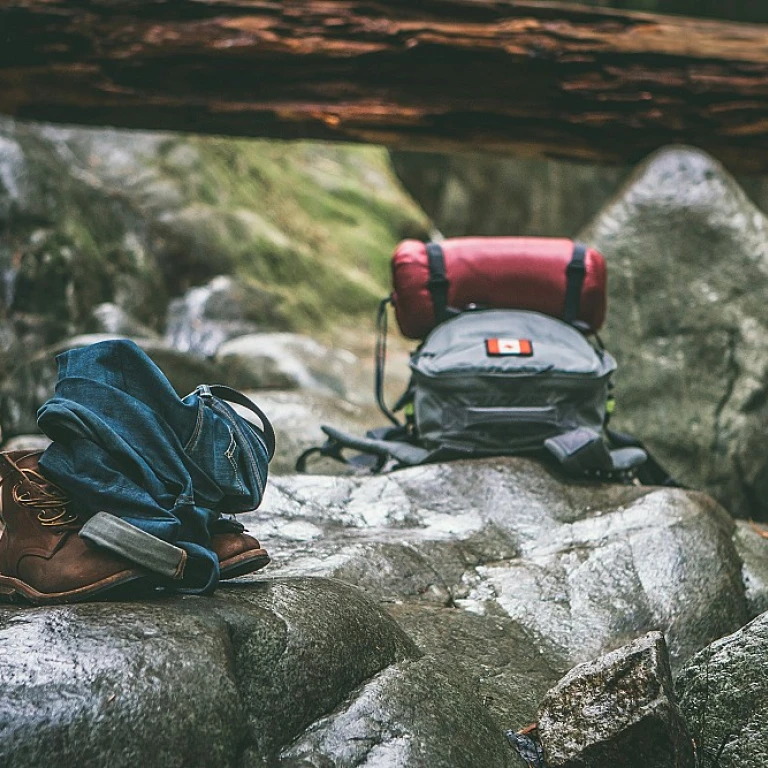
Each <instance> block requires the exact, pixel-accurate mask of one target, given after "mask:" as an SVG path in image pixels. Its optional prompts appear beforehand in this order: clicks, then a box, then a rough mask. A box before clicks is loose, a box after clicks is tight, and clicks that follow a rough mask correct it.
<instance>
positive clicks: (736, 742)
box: [675, 613, 768, 768]
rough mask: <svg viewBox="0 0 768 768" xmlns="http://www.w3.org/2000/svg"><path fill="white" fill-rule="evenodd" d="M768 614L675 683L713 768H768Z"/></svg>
mask: <svg viewBox="0 0 768 768" xmlns="http://www.w3.org/2000/svg"><path fill="white" fill-rule="evenodd" d="M766 658H768V613H764V614H762V615H761V616H759V617H758V618H756V619H755V620H754V621H752V622H751V623H750V624H748V625H747V626H745V627H743V628H742V629H740V630H738V631H737V632H735V633H733V634H732V635H730V636H728V637H724V638H722V639H720V640H717V641H716V642H714V643H712V644H711V645H710V646H709V647H707V648H705V649H704V650H702V651H701V652H699V653H698V654H696V656H694V657H693V658H692V659H691V660H690V661H689V662H688V663H687V664H686V665H685V667H684V668H683V670H682V671H681V672H680V674H679V675H678V677H677V679H676V681H675V690H676V692H677V696H678V699H679V701H680V709H681V710H682V712H683V715H684V716H685V718H686V721H687V723H688V727H689V728H690V730H691V732H692V734H693V737H694V739H695V740H696V744H697V746H698V752H699V757H700V760H701V765H702V766H706V767H707V768H713V767H714V766H717V768H764V767H765V766H766V765H768V736H767V734H768V675H766V673H765V663H766Z"/></svg>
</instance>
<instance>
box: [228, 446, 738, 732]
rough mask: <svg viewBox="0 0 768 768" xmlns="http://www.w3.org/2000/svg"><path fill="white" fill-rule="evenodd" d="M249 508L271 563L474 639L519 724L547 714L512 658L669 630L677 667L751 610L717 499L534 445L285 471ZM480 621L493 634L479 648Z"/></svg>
mask: <svg viewBox="0 0 768 768" xmlns="http://www.w3.org/2000/svg"><path fill="white" fill-rule="evenodd" d="M241 519H242V521H243V522H244V523H245V524H246V525H247V526H248V528H249V529H250V531H251V532H252V533H253V534H254V535H256V536H257V537H258V538H259V539H260V540H261V541H262V542H263V543H264V544H265V546H266V547H267V548H268V549H269V551H270V554H271V555H272V556H273V563H272V565H271V566H270V567H271V569H272V570H273V572H275V573H278V574H290V575H299V574H303V575H318V576H326V577H328V576H330V577H334V578H338V579H341V580H343V581H348V582H351V583H354V584H357V585H359V586H361V587H362V588H363V589H365V590H366V592H367V593H368V594H369V595H371V596H372V597H374V598H377V599H379V600H383V601H385V604H387V605H391V606H392V612H393V615H396V616H397V617H398V618H399V619H401V620H402V621H403V625H404V626H406V627H411V628H412V631H413V633H414V636H415V637H417V638H421V640H422V642H423V649H424V650H426V651H429V652H432V651H433V650H434V651H435V653H437V652H438V650H439V648H440V647H442V648H443V651H444V652H445V653H446V658H449V657H450V653H451V650H450V649H451V646H452V645H456V644H457V638H462V639H461V640H460V641H458V642H460V645H459V646H458V647H461V648H462V649H464V650H466V655H463V654H460V656H461V659H460V660H459V662H458V663H459V664H466V666H467V667H468V668H470V669H473V670H474V672H473V674H474V678H475V680H477V681H478V685H480V686H481V689H482V690H483V692H484V694H485V695H488V696H490V697H491V698H492V699H493V700H494V712H495V713H496V714H497V716H498V718H499V719H500V720H503V721H504V722H505V724H508V725H509V726H512V727H520V726H522V725H525V724H526V723H527V722H530V721H531V720H532V719H533V716H534V714H535V708H530V709H529V708H527V706H524V705H522V704H521V702H528V704H532V703H533V699H534V698H535V695H532V694H531V693H528V694H526V695H525V696H523V697H521V699H516V698H514V697H513V696H507V695H506V692H509V691H513V690H518V691H519V690H520V689H521V686H525V685H529V687H531V686H530V684H529V683H527V681H526V670H525V669H523V670H521V669H519V668H515V661H514V660H515V659H525V658H528V659H530V658H531V657H532V656H535V655H538V654H541V655H542V656H543V658H542V659H541V660H540V663H536V664H534V666H533V669H534V673H533V679H534V680H535V681H536V682H535V684H534V685H533V686H532V687H533V688H534V689H535V690H537V691H538V690H542V689H546V687H548V686H550V685H552V684H553V683H554V682H556V680H557V679H558V678H559V677H560V676H561V675H562V674H563V673H564V672H565V671H566V670H567V669H568V668H569V667H570V666H572V665H573V664H575V663H579V662H582V661H587V660H590V659H592V658H594V657H596V656H597V655H599V654H600V653H603V652H605V651H608V650H611V649H613V648H616V647H618V646H620V645H622V644H624V643H625V642H628V641H629V640H631V639H633V638H635V637H637V636H639V635H642V634H644V633H645V632H648V631H650V630H654V629H659V630H662V631H664V632H665V634H666V635H667V640H668V643H669V648H670V653H671V657H672V663H673V667H674V668H679V666H680V665H681V664H682V662H683V661H684V660H685V659H687V658H688V657H689V656H690V655H692V654H693V653H694V652H696V651H697V650H699V649H700V648H702V647H704V646H705V645H706V644H707V643H708V642H710V641H711V640H712V639H715V638H717V637H720V636H722V635H723V634H726V633H728V632H730V631H733V630H734V629H736V628H738V627H739V626H742V625H743V624H744V623H745V621H746V620H747V618H748V614H747V604H746V599H745V597H744V586H743V584H742V581H741V561H740V559H739V558H738V556H737V554H736V551H735V548H734V546H733V543H732V541H731V535H732V532H733V522H732V521H731V519H730V518H729V517H728V516H727V515H726V514H725V512H724V511H723V509H722V508H721V507H719V506H718V505H717V504H715V503H714V502H713V501H712V500H711V499H709V498H708V497H706V496H703V495H701V494H692V493H687V492H685V491H680V490H669V489H664V490H662V489H652V488H641V487H635V486H619V485H616V486H610V485H602V486H600V485H592V484H564V483H562V482H560V481H559V480H558V479H556V478H555V477H553V476H552V475H551V474H550V473H549V472H548V471H547V470H546V469H545V468H544V467H543V466H542V465H540V464H538V463H536V462H533V461H530V460H525V459H512V458H508V459H494V460H483V461H471V462H455V463H451V464H441V465H433V466H427V467H419V468H413V469H408V470H402V471H400V472H396V473H392V474H390V475H387V476H382V477H321V476H311V477H301V476H288V477H274V478H273V480H272V483H271V486H270V487H269V488H268V490H267V494H266V497H265V500H264V502H263V505H262V507H261V508H260V509H259V510H258V511H257V512H255V513H252V514H249V515H243V516H241ZM409 606H417V607H418V606H424V607H425V608H428V609H429V611H428V614H425V616H426V615H429V616H431V617H435V618H434V620H433V619H427V618H423V617H422V616H420V615H419V612H418V608H416V609H414V610H413V611H411V610H410V608H409ZM465 614H466V615H465ZM497 618H498V621H494V619H497ZM430 621H433V624H432V626H429V622H430ZM437 627H441V629H439V630H438V629H437ZM473 633H477V637H478V638H483V640H482V641H480V640H478V642H477V643H476V646H475V648H474V649H473V648H472V644H471V641H470V639H469V638H470V637H471V635H472V634H473ZM502 636H505V637H507V639H508V642H509V646H508V647H504V646H502V645H501V642H500V641H501V638H502ZM489 646H491V647H498V651H488V650H487V648H488V647H489ZM481 649H482V650H481ZM505 660H506V661H505ZM507 662H509V663H507ZM527 666H529V665H528V664H527V663H526V667H527ZM542 692H543V691H542Z"/></svg>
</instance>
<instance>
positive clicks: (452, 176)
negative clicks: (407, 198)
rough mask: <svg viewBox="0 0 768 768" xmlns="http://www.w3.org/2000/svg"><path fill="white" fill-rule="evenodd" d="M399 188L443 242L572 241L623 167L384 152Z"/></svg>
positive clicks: (615, 183) (626, 171)
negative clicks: (490, 238) (499, 238)
mask: <svg viewBox="0 0 768 768" xmlns="http://www.w3.org/2000/svg"><path fill="white" fill-rule="evenodd" d="M390 157H391V158H392V165H393V166H394V169H395V171H396V172H397V175H398V176H399V177H400V180H401V181H402V182H403V184H404V185H405V188H406V189H407V190H408V191H409V192H410V193H411V194H412V195H413V196H414V198H415V199H416V200H417V201H418V202H419V204H420V205H421V206H422V207H423V208H424V210H425V211H426V212H427V214H428V215H429V216H430V218H431V219H432V220H433V221H434V222H435V226H436V227H437V228H438V229H439V230H440V232H442V233H443V234H444V235H445V236H446V237H458V236H462V235H470V236H474V235H543V236H546V237H571V236H572V235H573V233H574V232H576V231H577V230H578V229H580V228H581V227H583V226H584V225H585V224H586V223H587V222H588V221H589V220H590V219H591V218H592V217H593V216H594V215H595V213H596V212H597V211H599V210H600V208H601V206H603V205H604V204H605V203H606V202H607V200H608V199H609V198H610V197H611V195H612V194H613V193H614V192H615V190H616V188H617V187H618V185H619V184H620V183H621V182H622V180H623V179H625V178H626V177H627V175H628V174H629V172H630V169H629V168H624V167H622V168H611V167H607V166H599V165H591V164H588V163H574V162H564V161H557V160H540V159H536V158H520V157H508V156H493V155H490V154H487V153H483V154H478V153H471V152H466V153H454V154H450V155H446V154H441V153H437V152H408V151H392V152H390Z"/></svg>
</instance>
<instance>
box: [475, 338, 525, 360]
mask: <svg viewBox="0 0 768 768" xmlns="http://www.w3.org/2000/svg"><path fill="white" fill-rule="evenodd" d="M485 349H486V352H487V353H488V354H489V355H490V356H491V357H500V356H502V355H516V356H517V357H530V356H531V355H532V354H533V344H531V340H530V339H486V340H485Z"/></svg>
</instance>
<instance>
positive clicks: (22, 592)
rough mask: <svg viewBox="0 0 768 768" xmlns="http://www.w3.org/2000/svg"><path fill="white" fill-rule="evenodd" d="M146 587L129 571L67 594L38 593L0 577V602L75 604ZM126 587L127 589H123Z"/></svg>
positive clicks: (10, 578)
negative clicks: (20, 601)
mask: <svg viewBox="0 0 768 768" xmlns="http://www.w3.org/2000/svg"><path fill="white" fill-rule="evenodd" d="M146 586H147V580H146V577H145V576H143V575H141V574H138V573H135V572H131V571H123V572H122V573H116V574H114V575H113V576H109V577H107V578H106V579H102V580H101V581H97V582H96V583H95V584H89V585H88V586H87V587H80V588H79V589H72V590H69V591H67V592H48V593H46V592H38V591H37V590H36V589H34V587H30V586H29V584H26V583H25V582H23V581H21V580H20V579H14V578H13V577H12V576H0V601H3V602H16V600H17V598H22V599H23V600H26V601H28V602H30V603H33V604H34V605H46V604H50V603H77V602H81V601H84V600H91V599H95V598H100V597H103V596H104V595H105V593H107V592H109V593H111V594H110V597H115V596H116V595H117V594H118V593H120V595H121V597H126V596H129V595H128V593H129V592H131V591H133V590H136V591H137V592H141V591H143V590H142V589H140V588H141V587H146ZM126 587H128V588H129V589H125V588H126Z"/></svg>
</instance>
